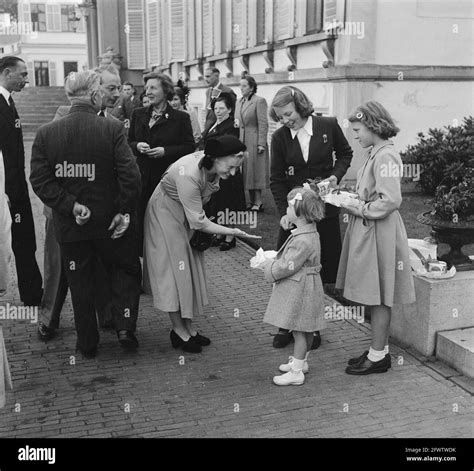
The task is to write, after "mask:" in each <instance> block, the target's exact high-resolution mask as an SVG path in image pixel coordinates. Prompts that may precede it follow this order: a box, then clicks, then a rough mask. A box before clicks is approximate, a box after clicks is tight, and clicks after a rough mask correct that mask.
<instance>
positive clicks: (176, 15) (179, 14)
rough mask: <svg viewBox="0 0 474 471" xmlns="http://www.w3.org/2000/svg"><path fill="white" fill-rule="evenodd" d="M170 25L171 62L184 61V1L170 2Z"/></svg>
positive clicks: (172, 0) (175, 0) (174, 0)
mask: <svg viewBox="0 0 474 471" xmlns="http://www.w3.org/2000/svg"><path fill="white" fill-rule="evenodd" d="M169 6H170V10H169V12H170V20H171V21H170V25H171V38H170V43H171V60H172V61H184V44H185V40H186V32H185V29H184V24H185V22H184V11H185V10H184V1H183V0H170V5H169Z"/></svg>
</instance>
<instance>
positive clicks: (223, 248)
mask: <svg viewBox="0 0 474 471" xmlns="http://www.w3.org/2000/svg"><path fill="white" fill-rule="evenodd" d="M235 245H236V239H235V237H234V238H233V239H232V240H231V241H230V242H226V241H225V240H224V242H221V246H220V247H219V250H220V251H221V252H225V251H227V250H230V249H232V248H234V247H235Z"/></svg>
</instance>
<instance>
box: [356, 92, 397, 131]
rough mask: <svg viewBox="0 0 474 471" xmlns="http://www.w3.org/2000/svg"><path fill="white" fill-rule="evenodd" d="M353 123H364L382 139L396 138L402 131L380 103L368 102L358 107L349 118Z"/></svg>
mask: <svg viewBox="0 0 474 471" xmlns="http://www.w3.org/2000/svg"><path fill="white" fill-rule="evenodd" d="M349 121H350V122H351V123H362V124H363V125H364V126H365V127H366V128H367V129H368V130H369V131H371V132H373V133H374V134H377V136H379V137H381V138H382V139H389V138H390V137H394V136H396V135H397V134H398V132H399V131H400V128H398V127H397V126H396V125H395V122H394V121H393V118H392V117H391V116H390V113H389V112H388V111H387V110H386V109H385V108H384V107H383V106H382V105H381V104H380V103H379V102H378V101H368V102H367V103H364V104H363V105H360V106H358V107H357V108H356V109H355V110H354V111H353V112H352V113H351V114H350V116H349Z"/></svg>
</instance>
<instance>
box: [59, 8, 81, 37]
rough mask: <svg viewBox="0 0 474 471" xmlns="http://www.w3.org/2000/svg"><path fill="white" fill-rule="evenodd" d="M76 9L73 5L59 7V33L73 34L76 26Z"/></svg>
mask: <svg viewBox="0 0 474 471" xmlns="http://www.w3.org/2000/svg"><path fill="white" fill-rule="evenodd" d="M75 18H76V9H75V7H74V5H61V31H72V32H75V31H76V29H77V27H78V25H76V21H75Z"/></svg>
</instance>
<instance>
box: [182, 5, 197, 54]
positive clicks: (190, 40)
mask: <svg viewBox="0 0 474 471" xmlns="http://www.w3.org/2000/svg"><path fill="white" fill-rule="evenodd" d="M185 5H186V27H185V28H184V30H185V33H186V59H194V58H195V57H196V56H197V54H196V21H197V18H196V15H195V5H194V0H187V1H186V2H185Z"/></svg>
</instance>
